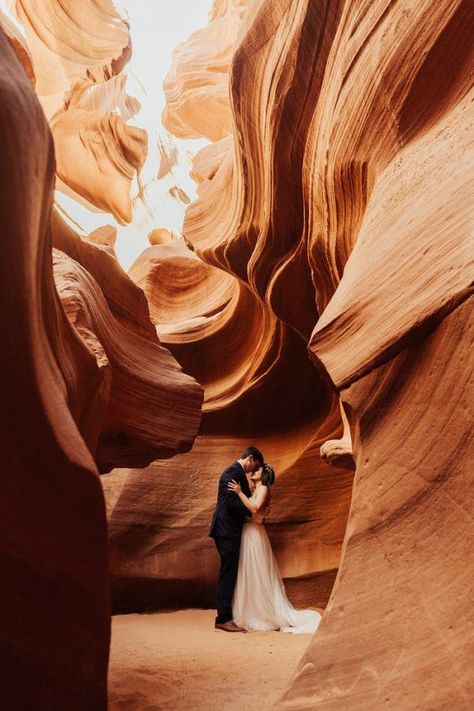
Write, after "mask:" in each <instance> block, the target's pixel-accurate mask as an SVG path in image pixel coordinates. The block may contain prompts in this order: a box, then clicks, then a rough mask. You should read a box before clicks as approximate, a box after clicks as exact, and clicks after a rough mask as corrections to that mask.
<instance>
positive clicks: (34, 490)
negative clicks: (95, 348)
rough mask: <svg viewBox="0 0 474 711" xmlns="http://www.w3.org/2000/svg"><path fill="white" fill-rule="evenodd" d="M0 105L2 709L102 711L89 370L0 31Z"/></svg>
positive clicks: (104, 616)
mask: <svg viewBox="0 0 474 711" xmlns="http://www.w3.org/2000/svg"><path fill="white" fill-rule="evenodd" d="M0 99H1V100H0V107H1V109H0V124H1V131H0V136H1V139H0V140H1V144H2V145H1V153H2V160H1V162H0V183H1V185H2V200H1V201H0V236H1V242H2V259H1V260H0V292H1V293H0V304H1V322H2V330H3V338H2V349H1V353H2V362H3V364H4V366H3V369H4V377H3V378H2V385H1V400H2V409H1V415H0V431H1V441H2V467H3V475H2V479H1V499H2V502H3V511H2V517H1V524H0V526H1V537H0V538H1V543H0V558H1V568H2V570H3V575H2V582H1V589H2V615H3V616H4V620H5V624H3V625H2V627H1V632H0V635H1V648H2V650H3V653H2V665H1V671H0V675H1V687H2V705H3V706H4V708H11V709H13V708H14V709H18V711H23V710H24V711H26V709H31V708H33V707H35V706H36V707H42V708H48V709H51V710H52V711H54V710H56V709H57V710H58V711H59V709H64V708H65V707H68V708H70V709H74V710H76V709H77V710H81V711H85V709H87V708H89V709H90V708H91V706H93V707H94V708H97V709H105V707H106V670H107V659H108V644H109V636H110V629H109V603H108V595H107V593H108V582H107V550H106V520H105V509H104V502H103V494H102V491H101V486H100V483H99V478H98V475H97V470H96V467H95V464H94V461H93V458H92V456H91V454H90V452H89V450H88V448H87V447H86V444H85V442H84V439H83V437H82V436H81V433H80V431H79V429H78V425H77V424H76V422H77V421H78V420H80V418H81V415H82V413H83V412H84V409H85V408H86V407H87V405H88V403H87V401H88V400H89V398H90V397H91V396H93V394H94V386H95V384H96V382H97V380H96V373H97V368H96V365H95V361H94V358H93V356H92V354H91V353H90V351H88V350H87V348H86V346H85V344H83V343H81V342H79V341H78V340H77V338H75V337H74V334H73V331H72V328H71V326H70V325H69V322H68V321H67V319H66V316H65V315H64V312H63V310H62V308H61V305H60V302H59V299H58V297H57V294H56V291H55V289H54V284H53V277H52V265H51V228H50V220H49V218H50V212H51V206H52V201H53V188H54V151H53V143H52V139H51V134H50V132H49V129H48V126H47V123H46V120H45V118H44V115H43V112H42V110H41V107H40V105H39V103H38V100H37V99H36V96H35V94H34V92H33V89H32V87H31V84H30V81H29V79H28V78H27V76H26V74H25V73H24V71H23V69H22V68H21V66H20V64H19V63H18V61H17V59H16V57H15V56H14V54H13V51H12V49H11V47H10V46H9V44H8V42H7V40H6V38H5V35H4V34H3V32H2V31H0ZM67 351H69V355H70V356H71V358H73V359H74V363H75V372H76V377H75V381H76V383H78V382H79V381H80V382H81V384H82V386H83V387H82V388H81V389H78V390H77V391H76V400H75V402H74V405H73V406H71V401H70V400H69V397H70V395H71V391H69V392H68V389H67V387H66V383H65V380H64V377H63V373H62V372H61V369H60V360H61V359H60V357H59V353H60V352H61V353H62V354H66V353H67Z"/></svg>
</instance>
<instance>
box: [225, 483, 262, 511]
mask: <svg viewBox="0 0 474 711" xmlns="http://www.w3.org/2000/svg"><path fill="white" fill-rule="evenodd" d="M227 488H228V489H229V491H233V492H234V494H237V496H238V497H239V499H240V500H241V502H242V503H243V505H244V506H246V507H247V508H248V510H249V511H250V512H251V513H253V514H255V513H257V512H258V511H260V509H261V508H262V507H263V505H264V504H265V501H266V499H267V494H268V487H267V486H263V485H262V486H261V487H260V488H259V490H258V492H257V496H256V498H255V500H253V501H251V500H250V499H249V498H248V496H245V494H244V493H243V491H242V489H241V488H240V484H238V483H237V482H236V481H234V480H233V479H232V481H231V482H229V483H228V484H227Z"/></svg>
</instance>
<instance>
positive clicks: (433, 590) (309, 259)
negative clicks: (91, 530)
mask: <svg viewBox="0 0 474 711" xmlns="http://www.w3.org/2000/svg"><path fill="white" fill-rule="evenodd" d="M237 5H238V3H233V2H215V3H214V13H213V15H212V16H211V25H210V27H209V28H208V29H207V30H206V31H205V32H203V33H202V34H201V35H200V36H199V35H195V36H194V38H193V40H192V42H190V43H189V44H188V45H185V46H182V47H181V48H180V51H179V52H178V53H177V54H176V55H175V58H174V65H173V68H172V70H171V71H170V74H169V78H168V79H169V81H168V84H167V92H168V96H169V97H170V101H169V103H168V107H167V112H166V120H167V122H168V125H169V126H170V128H172V130H174V129H173V126H174V125H176V126H178V124H179V127H180V128H179V130H180V131H182V133H181V134H180V135H186V131H189V132H190V134H189V135H191V133H192V135H207V136H208V137H210V138H212V139H213V140H214V141H215V142H214V143H213V144H211V145H210V146H209V147H207V148H206V149H204V150H203V151H202V152H201V153H200V154H199V155H198V156H197V157H196V159H195V162H194V166H193V175H194V176H195V179H196V181H197V182H198V199H197V200H196V201H195V202H194V203H193V204H191V205H190V207H189V208H188V210H187V213H186V219H185V225H184V241H185V243H186V245H187V246H188V247H189V248H191V250H192V253H187V252H186V249H185V246H184V245H183V244H175V245H172V246H170V245H166V246H162V245H160V246H155V247H153V248H152V249H151V250H147V251H146V252H145V253H144V254H143V255H142V256H141V257H140V258H139V260H137V262H136V264H135V265H134V267H133V268H132V270H131V275H132V277H133V278H134V279H135V280H136V281H137V282H138V283H139V284H141V285H142V286H143V288H144V290H145V292H146V294H147V297H148V299H149V302H150V305H151V313H152V318H153V320H154V321H155V323H156V324H157V327H158V331H159V333H161V334H162V338H163V339H164V341H165V342H166V344H168V345H169V346H170V348H171V349H172V350H173V352H174V353H175V354H176V357H177V358H178V360H180V361H181V362H183V363H186V367H187V368H189V370H190V372H191V373H194V374H195V375H196V376H197V377H198V378H200V379H201V380H202V382H203V384H204V385H205V389H206V393H205V403H204V414H203V424H202V430H201V432H202V437H201V438H199V440H198V442H197V444H196V447H195V449H194V450H193V452H192V453H191V454H189V455H186V456H187V457H188V459H187V460H184V459H183V462H182V469H181V471H186V472H189V479H188V480H187V482H186V483H185V484H183V483H178V481H177V479H178V477H177V476H176V477H175V476H173V473H171V472H170V473H169V481H170V483H169V485H167V490H166V494H165V496H164V497H162V494H161V491H160V490H159V487H158V488H157V489H156V492H153V493H151V492H150V493H149V497H150V498H149V502H148V509H149V511H151V512H152V515H151V516H150V517H149V518H148V517H147V516H146V515H145V514H144V512H143V511H139V508H140V507H139V504H138V503H137V505H136V508H134V509H133V511H134V514H133V517H132V516H130V514H129V513H127V508H128V504H127V501H128V497H130V500H131V501H135V500H137V499H138V496H139V495H138V492H139V490H140V488H139V487H140V483H139V476H140V475H137V474H135V473H132V472H120V473H114V474H112V475H110V479H108V480H107V479H106V487H108V491H107V499H108V506H109V511H110V520H111V531H112V556H113V559H114V570H115V572H116V573H117V580H118V579H120V583H121V585H122V586H123V587H122V591H123V590H125V589H126V588H127V586H129V587H128V588H127V589H128V591H129V592H131V590H132V588H133V580H134V579H135V580H138V579H139V577H140V576H142V578H141V580H142V582H143V581H144V580H146V581H148V582H149V581H152V580H155V581H165V580H167V581H169V579H170V578H171V579H173V578H175V579H177V580H180V581H181V580H182V579H183V577H184V578H185V579H186V576H187V575H188V573H187V572H186V571H191V570H192V569H193V567H194V569H195V570H199V573H198V575H197V576H196V574H194V581H195V585H196V587H195V588H194V589H193V595H194V598H193V600H195V599H198V598H199V597H200V596H202V595H203V593H202V586H203V584H204V583H205V581H206V580H211V579H212V576H213V575H215V563H214V562H213V561H212V559H210V562H208V563H206V560H207V558H206V556H207V555H210V554H211V547H210V544H209V542H207V541H206V539H205V532H206V525H207V522H208V516H209V514H210V512H211V509H212V493H208V492H212V479H214V481H215V478H217V476H218V474H219V471H220V469H222V468H223V466H225V464H227V462H228V460H229V458H232V457H230V456H227V453H229V455H230V454H231V453H232V456H234V454H238V447H237V446H236V444H234V443H235V442H236V441H238V442H239V443H244V442H245V443H246V442H247V441H248V439H249V437H250V436H251V435H252V434H254V435H255V437H252V439H255V440H256V443H257V444H260V445H261V447H262V449H263V451H264V453H265V454H266V456H267V458H268V460H269V461H272V462H273V463H274V464H276V467H277V471H279V473H280V478H279V482H278V484H277V487H276V488H275V498H274V500H275V505H276V506H277V507H278V508H277V512H276V514H274V515H275V518H272V521H271V524H270V533H271V536H272V540H273V543H274V546H275V549H276V551H277V555H278V557H279V560H280V562H281V564H282V569H283V572H284V574H285V575H287V576H291V575H292V574H293V572H292V571H294V570H296V569H297V570H298V572H299V573H300V574H304V575H309V576H314V575H315V574H316V573H317V572H321V570H322V569H323V568H324V566H325V565H326V566H327V562H328V556H327V553H328V550H329V548H327V547H326V546H327V544H328V542H329V541H331V545H332V546H333V548H332V550H333V552H334V553H336V551H337V546H338V544H339V542H340V540H341V534H342V530H343V528H344V520H345V515H346V511H347V504H348V501H349V495H350V476H349V475H348V474H347V473H346V474H344V473H343V469H342V468H341V466H342V465H343V464H347V457H348V456H350V455H349V452H348V450H349V448H350V439H351V437H349V432H348V429H347V428H346V432H345V433H344V434H343V436H342V437H341V438H340V439H337V437H338V436H339V435H341V434H342V427H341V426H340V421H339V414H338V402H337V398H334V399H332V398H331V397H330V396H329V390H328V388H330V389H331V390H332V391H336V392H337V393H338V394H339V395H340V398H341V401H342V405H343V407H344V411H345V412H346V414H347V416H348V420H349V429H350V434H351V435H352V440H353V442H354V447H355V457H356V464H357V471H356V477H355V486H354V498H353V504H352V508H351V514H350V518H349V525H348V529H347V532H346V537H345V541H344V547H343V558H342V565H341V568H340V570H339V573H338V577H337V581H336V585H335V588H334V590H333V593H332V596H331V599H330V602H329V605H328V608H327V611H326V613H325V615H324V618H323V622H322V625H321V628H320V630H319V631H318V633H317V635H316V636H315V638H314V640H313V642H312V643H311V645H310V647H309V649H308V652H307V654H306V655H305V657H304V658H303V660H302V661H301V663H300V665H299V668H298V671H297V673H296V675H295V677H294V679H293V681H292V683H291V685H290V687H289V689H288V691H287V692H286V694H285V696H284V697H283V699H282V700H281V704H280V705H281V707H283V708H293V709H302V708H314V707H315V706H317V707H318V708H319V707H320V706H321V707H323V706H324V707H327V708H334V709H344V711H346V710H347V709H378V708H380V707H381V706H382V705H384V706H386V707H387V708H397V709H398V708H402V709H412V708H420V709H421V708H448V706H451V705H453V704H454V706H456V708H468V706H469V700H470V699H471V698H472V675H471V671H470V662H469V660H470V658H471V657H472V642H471V639H470V636H469V632H468V630H469V622H472V619H471V618H472V614H471V611H470V607H469V604H468V601H469V600H470V598H471V597H472V592H473V577H472V573H471V568H472V564H471V562H470V561H471V557H472V556H471V551H470V547H469V543H468V541H469V533H470V530H471V519H472V514H473V501H472V497H471V496H470V494H469V473H470V471H471V470H472V464H473V462H472V455H471V456H470V450H469V445H471V447H472V439H471V434H470V433H471V431H472V420H471V419H470V418H469V417H468V403H469V402H470V400H471V399H472V394H471V392H470V389H469V388H470V387H472V384H471V371H470V368H469V366H468V365H467V361H468V353H470V349H471V348H472V345H471V339H470V330H469V323H470V320H471V321H472V316H471V311H470V305H471V303H470V301H469V300H468V297H469V295H470V294H471V293H472V268H471V264H472V242H471V241H470V239H472V237H470V235H472V219H471V217H470V212H469V211H470V205H471V204H472V182H471V181H470V180H469V179H468V176H469V175H470V174H471V173H472V161H471V159H470V156H471V155H472V135H473V133H472V118H471V116H472V114H471V113H470V112H469V106H470V103H471V102H472V44H471V42H470V36H471V34H472V25H473V9H472V3H468V2H463V1H462V0H443V2H437V3H434V2H432V1H430V0H426V1H423V2H419V3H416V4H413V3H410V2H408V1H407V2H397V3H391V2H386V1H385V0H378V1H377V2H366V1H364V0H360V1H358V2H352V1H351V2H346V1H344V0H341V1H340V2H330V3H329V2H324V1H323V0H321V1H318V2H308V0H298V1H297V2H289V1H288V0H280V1H278V2H274V1H273V0H272V1H271V2H270V0H268V1H267V0H260V1H255V2H253V3H249V4H248V5H247V11H246V13H244V14H242V15H239V18H240V22H241V25H240V29H239V32H238V33H236V35H235V37H236V40H235V42H236V43H235V45H234V47H233V49H232V52H230V51H229V47H227V49H226V52H225V53H224V54H223V53H219V47H218V46H217V44H216V43H213V44H212V43H210V46H208V47H207V48H206V47H203V46H202V45H200V40H201V42H202V43H206V42H207V41H208V39H206V38H209V37H214V32H215V26H216V25H215V24H214V25H213V23H216V22H217V21H221V20H222V18H223V17H225V16H226V13H233V12H235V6H237ZM186 50H188V51H186ZM224 55H225V61H227V62H228V66H229V90H230V91H229V97H230V100H229V102H228V103H227V104H225V102H221V105H220V108H219V111H217V110H216V111H215V116H216V122H215V123H216V125H215V127H214V128H215V131H216V135H210V133H209V130H208V128H206V126H205V125H204V123H203V124H200V121H201V117H202V116H203V114H204V113H205V112H204V108H203V106H204V105H205V95H206V91H207V90H209V93H212V92H211V87H212V86H214V83H213V78H211V77H209V72H207V70H206V68H205V66H203V65H205V59H203V58H206V57H207V58H208V59H209V57H211V56H212V57H219V58H220V61H221V62H224V59H223V58H224ZM194 60H195V61H196V66H198V68H199V69H198V70H196V73H195V74H193V68H194V69H195V66H194V65H193V61H194ZM209 61H210V60H209ZM223 66H224V64H222V66H221V70H222V67H223ZM206 76H207V77H208V79H206ZM193 77H194V78H195V80H196V82H195V86H194V88H193ZM198 77H199V80H198V79H197V78H198ZM173 82H174V83H173ZM180 87H184V89H183V93H182V94H180ZM193 91H195V92H196V100H197V104H196V107H193V105H192V103H193V102H192V100H193ZM220 96H221V95H220ZM181 97H182V98H181ZM194 109H195V110H194ZM230 115H231V121H230V123H229V116H230ZM187 117H189V123H188V124H187V123H186V118H187ZM173 121H174V123H173ZM201 125H202V130H201V133H200V134H199V129H200V126H201ZM229 125H230V126H232V132H230V131H229ZM176 130H177V129H176ZM196 257H197V258H198V259H196ZM198 260H201V261H198ZM202 262H204V263H205V264H206V265H207V267H205V266H204V265H203V264H202ZM216 268H217V269H218V270H219V271H215V270H216ZM170 284H171V285H173V286H175V285H178V286H179V289H178V291H179V293H180V294H182V295H183V298H182V301H180V302H179V303H177V302H176V301H174V299H173V293H174V291H173V288H170V286H169V285H170ZM191 305H192V306H191ZM236 312H237V314H238V315H237V316H236ZM295 339H296V340H295ZM256 343H257V345H255V344H256ZM289 343H291V347H290V346H289V345H288V344H289ZM228 344H232V345H233V348H235V349H236V353H237V354H238V357H236V359H235V361H234V360H233V359H232V357H230V358H226V353H227V350H226V346H227V345H228ZM275 344H277V350H276V351H275V350H274V349H273V347H274V345H275ZM306 345H308V346H309V352H310V355H311V357H312V359H313V362H314V364H315V365H316V367H317V370H318V372H319V373H320V374H321V376H322V378H323V380H321V379H320V378H318V377H317V376H316V375H315V374H313V375H310V374H309V373H308V371H307V361H306V360H305V353H304V348H303V347H305V346H306ZM233 348H231V349H230V352H231V353H232V352H233ZM280 367H281V368H282V372H283V373H284V377H283V378H282V379H280V381H279V380H278V375H277V374H278V372H279V368H280ZM273 374H275V376H276V377H275V379H272V375H273ZM260 375H262V376H263V377H260ZM299 378H301V379H302V381H303V382H304V383H305V385H304V388H303V390H304V394H302V395H301V400H300V401H299V404H300V406H299V407H296V408H295V409H292V400H291V397H290V398H289V399H288V398H287V397H284V398H281V399H280V398H279V397H278V395H279V393H280V392H284V388H285V385H288V382H289V381H293V382H294V383H298V379H299ZM300 382H301V381H300ZM282 383H283V384H282ZM280 388H283V390H280ZM297 390H298V387H297V385H296V387H295V389H294V391H293V392H295V391H296V392H297ZM241 402H242V403H246V406H245V407H242V409H240V403H241ZM234 412H237V413H238V414H237V418H234V417H233V413H234ZM255 412H258V413H259V414H260V413H263V414H262V417H261V418H260V419H258V418H255V419H253V418H254V417H255ZM304 413H307V416H306V415H305V414H304ZM277 422H278V425H277V424H276V423H277ZM285 423H286V425H285ZM249 424H251V426H250V427H248V425H249ZM244 433H245V435H244V436H242V435H243V434H244ZM308 434H309V435H310V436H309V437H308V438H307V439H306V437H307V435H308ZM327 438H331V439H332V440H333V441H332V442H331V443H328V444H323V442H324V440H325V439H327ZM334 439H335V441H334ZM320 444H323V448H322V452H323V455H324V456H325V458H326V459H328V460H330V461H335V462H337V463H338V465H339V467H340V468H339V469H338V470H334V471H333V475H332V477H329V471H330V470H329V469H325V468H324V465H323V464H322V463H321V462H319V461H318V450H319V445H320ZM175 463H177V460H174V461H173V465H174V464H175ZM154 466H156V465H154ZM159 466H160V470H162V471H165V470H166V469H167V466H168V465H167V464H166V463H164V464H162V465H159ZM161 468H162V469H161ZM180 468H181V462H180ZM211 471H212V475H211V474H210V472H211ZM176 474H177V472H176ZM114 477H116V479H115V483H114ZM167 477H168V474H165V476H164V479H163V481H165V480H166V478H167ZM119 481H120V483H121V485H122V489H121V490H120V493H118V491H119V487H118V486H117V483H118V482H119ZM208 482H209V483H208ZM203 492H204V494H203ZM188 493H189V494H191V498H190V499H189V498H188ZM204 495H205V496H206V497H208V499H209V500H208V503H206V501H205V500H204V499H203V498H202V497H203V496H204ZM163 499H164V500H165V501H166V502H167V503H168V502H172V503H171V505H170V507H169V508H166V512H165V513H163V512H161V511H160V510H159V503H158V502H159V501H162V500H163ZM336 511H337V512H338V515H336ZM167 516H170V517H171V518H170V519H167V518H166V517H167ZM272 516H273V514H272ZM162 517H164V518H162ZM163 520H165V521H167V525H163V524H162V523H161V521H163ZM180 521H184V522H185V526H184V527H183V528H181V525H182V524H181V523H180ZM147 526H149V527H150V528H149V529H147V528H146V527H147ZM170 531H173V534H175V533H176V532H178V531H179V538H178V539H177V538H174V535H173V536H170ZM461 539H462V540H461ZM459 540H461V542H460V543H459V545H457V544H456V541H459ZM171 541H173V544H172V543H171ZM290 541H291V543H290ZM290 550H292V551H293V556H292V558H291V564H289V563H288V561H289V559H290V553H289V552H290ZM336 558H337V555H335V556H334V558H333V559H332V560H333V561H334V560H336ZM206 566H207V567H206ZM326 569H327V568H326ZM143 571H145V576H143ZM170 571H172V572H171V575H170ZM180 571H184V572H180ZM190 577H191V576H190ZM117 580H116V581H117ZM168 584H169V586H170V588H171V587H172V583H171V582H169V583H168ZM157 589H158V588H157ZM184 589H185V588H184V587H183V590H184ZM315 590H316V588H315V587H313V594H314V592H315ZM170 597H171V598H172V595H171V596H170ZM300 599H302V598H300ZM315 599H316V598H315V597H313V601H314V600H315ZM180 600H182V601H183V602H186V593H183V594H182V596H181V598H180ZM309 600H311V596H309ZM306 601H308V598H306Z"/></svg>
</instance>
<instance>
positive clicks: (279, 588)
mask: <svg viewBox="0 0 474 711" xmlns="http://www.w3.org/2000/svg"><path fill="white" fill-rule="evenodd" d="M264 515H265V514H264V513H257V514H254V516H253V518H252V521H251V522H249V523H245V524H244V528H243V531H242V540H241V543H240V556H239V571H238V574H237V583H236V585H235V591H234V597H233V600H232V614H233V618H234V621H235V622H236V624H237V625H238V626H239V627H242V628H243V629H245V630H249V631H261V632H267V631H270V630H280V632H291V633H293V634H314V632H316V630H317V628H318V625H319V622H320V620H321V615H320V614H319V612H316V610H295V608H294V607H293V605H292V604H291V603H290V601H289V600H288V598H287V597H286V593H285V587H284V585H283V581H282V579H281V576H280V571H279V570H278V565H277V562H276V560H275V556H274V555H273V551H272V547H271V545H270V541H269V540H268V536H267V533H266V531H265V528H264V526H263V523H262V522H263V518H264Z"/></svg>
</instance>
